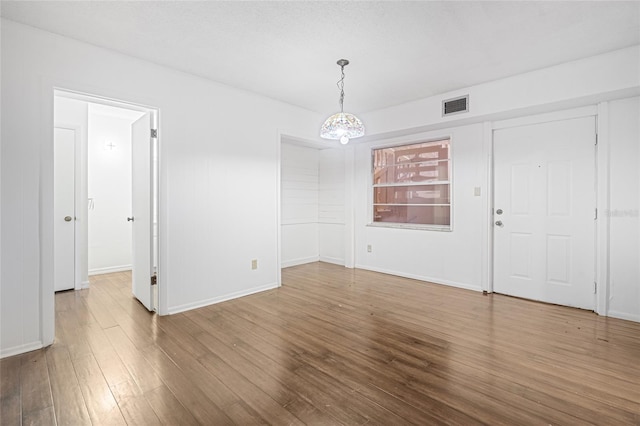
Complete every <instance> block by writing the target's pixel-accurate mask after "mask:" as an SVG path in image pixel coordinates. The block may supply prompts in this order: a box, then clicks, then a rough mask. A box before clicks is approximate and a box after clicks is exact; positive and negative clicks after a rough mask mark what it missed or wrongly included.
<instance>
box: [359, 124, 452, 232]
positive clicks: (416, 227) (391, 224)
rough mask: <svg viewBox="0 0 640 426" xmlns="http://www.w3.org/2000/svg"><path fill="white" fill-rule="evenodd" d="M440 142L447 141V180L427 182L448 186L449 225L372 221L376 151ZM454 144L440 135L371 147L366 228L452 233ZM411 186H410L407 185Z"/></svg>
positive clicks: (450, 139) (449, 138)
mask: <svg viewBox="0 0 640 426" xmlns="http://www.w3.org/2000/svg"><path fill="white" fill-rule="evenodd" d="M442 140H448V141H449V158H448V160H449V170H448V172H449V179H448V180H446V181H432V182H429V185H435V184H447V183H448V185H449V225H435V224H417V223H395V222H375V221H374V220H373V211H374V193H373V191H374V188H375V185H374V182H373V180H374V158H375V157H374V155H375V153H374V152H375V151H376V150H380V149H385V148H394V147H400V146H409V145H418V144H423V143H430V142H438V141H442ZM453 147H454V144H453V137H452V135H442V136H440V137H428V138H419V139H414V140H409V141H402V142H394V143H388V144H381V145H376V146H372V147H371V148H370V152H369V154H370V155H369V177H368V185H367V190H368V196H367V209H368V220H367V226H372V227H379V228H401V229H414V230H423V231H444V232H452V231H453V218H454V214H453V208H454V206H453V172H454V167H453V165H454V162H453V157H454V149H453ZM398 186H408V185H406V184H398ZM409 186H411V185H409ZM415 186H424V183H416V184H415Z"/></svg>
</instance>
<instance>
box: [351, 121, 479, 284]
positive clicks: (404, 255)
mask: <svg viewBox="0 0 640 426" xmlns="http://www.w3.org/2000/svg"><path fill="white" fill-rule="evenodd" d="M443 137H450V138H451V157H452V168H453V176H452V206H453V207H452V216H453V221H452V231H451V232H448V231H434V230H416V229H400V228H388V227H379V226H367V225H368V222H369V218H370V217H371V212H370V211H369V205H370V199H371V198H370V197H371V194H370V192H371V191H370V180H371V148H372V147H375V146H379V145H380V143H365V144H360V145H358V146H357V147H356V157H355V177H356V182H355V197H354V202H355V218H356V219H355V237H356V238H355V255H356V267H358V268H363V269H370V270H374V271H379V272H385V273H390V274H395V275H401V276H406V277H410V278H416V279H420V280H425V281H432V282H437V283H441V284H448V285H452V286H456V287H462V288H468V289H474V290H480V289H481V282H482V259H483V257H482V256H483V252H484V251H485V250H486V248H485V247H484V245H485V244H486V241H485V240H484V237H483V230H484V229H485V227H486V225H485V224H484V223H483V218H484V217H485V215H484V209H483V198H482V197H480V196H475V195H474V188H475V187H479V188H481V194H487V188H486V182H487V173H488V169H487V167H486V161H485V155H484V153H483V126H482V124H475V125H470V126H463V127H454V128H450V129H446V130H437V131H433V132H426V133H421V134H417V135H413V136H411V137H404V138H397V139H393V140H388V141H385V142H384V144H390V143H391V144H393V143H396V144H397V143H400V142H405V143H409V142H418V141H424V140H435V139H442V138H443ZM368 245H371V249H372V250H371V252H367V246H368Z"/></svg>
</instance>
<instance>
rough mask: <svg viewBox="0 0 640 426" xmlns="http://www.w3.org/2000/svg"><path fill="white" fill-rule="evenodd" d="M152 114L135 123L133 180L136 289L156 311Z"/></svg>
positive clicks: (151, 308)
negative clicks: (153, 285)
mask: <svg viewBox="0 0 640 426" xmlns="http://www.w3.org/2000/svg"><path fill="white" fill-rule="evenodd" d="M150 131H151V115H150V114H149V113H147V114H145V115H143V116H142V117H140V118H139V119H138V120H137V121H136V122H134V123H133V124H132V125H131V166H132V170H131V177H132V179H131V182H132V191H131V194H132V200H131V209H132V218H133V221H132V222H131V223H132V226H133V229H132V236H133V245H132V249H133V256H132V265H133V267H132V269H133V270H132V274H131V275H132V291H133V295H134V296H135V297H136V298H137V299H138V300H139V301H140V302H141V303H142V304H143V305H144V306H145V307H146V308H147V309H148V310H150V311H152V310H154V306H153V298H152V287H151V275H152V269H153V264H152V260H153V247H152V245H153V220H152V218H153V204H152V200H153V199H152V173H153V169H152V155H153V150H152V140H151V133H150Z"/></svg>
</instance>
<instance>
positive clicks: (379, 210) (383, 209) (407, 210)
mask: <svg viewBox="0 0 640 426" xmlns="http://www.w3.org/2000/svg"><path fill="white" fill-rule="evenodd" d="M450 217H451V208H450V207H449V206H374V207H373V221H374V222H382V223H406V224H416V225H444V226H448V225H451V223H450Z"/></svg>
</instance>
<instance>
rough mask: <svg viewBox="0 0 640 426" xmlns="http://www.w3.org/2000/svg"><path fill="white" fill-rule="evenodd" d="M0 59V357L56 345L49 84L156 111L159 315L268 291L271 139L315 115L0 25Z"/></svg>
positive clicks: (273, 227)
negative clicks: (253, 264) (254, 262)
mask: <svg viewBox="0 0 640 426" xmlns="http://www.w3.org/2000/svg"><path fill="white" fill-rule="evenodd" d="M1 55H2V57H1V60H2V61H1V66H2V69H1V85H2V93H1V106H2V133H1V139H2V156H1V158H2V166H1V171H2V231H1V235H2V249H1V250H2V266H1V268H0V270H1V273H2V277H1V284H0V293H1V294H0V299H1V303H2V306H1V308H2V310H1V312H0V322H1V326H0V327H1V329H0V331H1V335H0V355H1V356H7V355H11V354H14V353H18V352H23V351H26V350H30V349H35V348H37V347H39V346H41V345H43V344H49V343H51V342H52V341H53V332H54V310H53V309H54V304H53V300H54V299H53V273H52V272H53V219H52V215H53V186H52V176H53V90H54V87H58V88H63V89H69V90H74V91H78V92H83V93H89V94H94V95H98V96H103V97H106V98H111V99H119V100H123V101H127V102H132V103H137V104H142V105H148V106H152V107H157V108H159V110H160V129H159V145H160V194H159V199H160V204H159V216H160V229H159V233H160V240H159V244H160V261H159V269H160V270H159V273H160V275H159V287H160V288H159V292H160V297H159V298H160V301H159V303H160V312H161V313H170V312H178V311H181V310H185V309H189V308H194V307H197V306H202V305H206V304H209V303H214V302H216V301H220V300H225V299H228V298H232V297H237V296H240V295H243V294H248V293H251V292H255V291H260V290H264V289H267V288H272V287H274V286H276V285H277V273H278V271H279V266H280V265H278V262H277V252H278V248H277V234H278V229H277V217H276V215H277V211H278V206H277V205H276V199H277V185H278V182H277V176H278V174H279V171H278V158H277V157H278V152H279V147H278V145H279V143H280V140H279V137H278V135H279V132H283V133H286V134H289V135H293V136H298V137H300V138H303V139H311V140H313V139H314V137H315V134H316V131H317V129H318V128H319V126H320V125H321V122H322V117H321V116H320V115H318V114H315V113H311V112H309V111H306V110H303V109H301V108H298V107H294V106H290V105H287V104H284V103H281V102H277V101H273V100H270V99H267V98H264V97H260V96H257V95H253V94H250V93H247V92H244V91H240V90H236V89H233V88H231V87H228V86H224V85H221V84H217V83H214V82H211V81H208V80H205V79H202V78H199V77H194V76H191V75H188V74H185V73H182V72H178V71H175V70H171V69H168V68H164V67H161V66H158V65H155V64H151V63H148V62H145V61H142V60H138V59H135V58H131V57H128V56H125V55H121V54H118V53H115V52H112V51H109V50H105V49H101V48H98V47H95V46H92V45H88V44H84V43H81V42H77V41H74V40H71V39H68V38H65V37H61V36H57V35H53V34H50V33H46V32H43V31H40V30H37V29H34V28H31V27H27V26H24V25H21V24H17V23H14V22H11V21H7V20H4V19H3V20H2V23H1ZM251 259H258V261H259V268H258V269H257V270H251Z"/></svg>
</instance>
